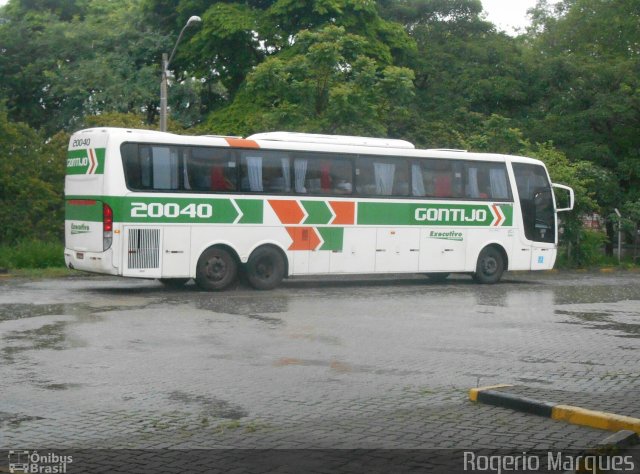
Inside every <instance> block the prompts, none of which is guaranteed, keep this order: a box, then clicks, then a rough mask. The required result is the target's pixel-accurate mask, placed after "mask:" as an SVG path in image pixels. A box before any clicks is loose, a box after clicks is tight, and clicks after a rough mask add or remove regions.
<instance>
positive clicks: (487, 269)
mask: <svg viewBox="0 0 640 474" xmlns="http://www.w3.org/2000/svg"><path fill="white" fill-rule="evenodd" d="M497 270H498V262H496V259H495V258H493V257H486V258H485V259H484V260H483V261H482V272H483V273H484V274H485V275H493V274H494V273H495V272H496V271H497Z"/></svg>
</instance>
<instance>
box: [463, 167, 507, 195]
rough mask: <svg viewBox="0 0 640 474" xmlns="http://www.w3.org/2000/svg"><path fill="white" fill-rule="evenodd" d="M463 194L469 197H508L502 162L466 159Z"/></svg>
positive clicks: (505, 170) (505, 171) (505, 174)
mask: <svg viewBox="0 0 640 474" xmlns="http://www.w3.org/2000/svg"><path fill="white" fill-rule="evenodd" d="M465 168H466V174H465V175H466V178H467V179H466V184H465V196H466V197H468V198H471V199H494V200H498V199H502V200H505V199H510V193H509V182H508V180H507V168H506V165H505V164H504V163H492V162H480V161H467V162H465Z"/></svg>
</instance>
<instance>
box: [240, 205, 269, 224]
mask: <svg viewBox="0 0 640 474" xmlns="http://www.w3.org/2000/svg"><path fill="white" fill-rule="evenodd" d="M235 201H236V204H237V205H238V207H239V208H240V211H241V212H242V217H241V218H240V220H239V221H238V224H262V222H263V214H264V200H262V199H236V200H235Z"/></svg>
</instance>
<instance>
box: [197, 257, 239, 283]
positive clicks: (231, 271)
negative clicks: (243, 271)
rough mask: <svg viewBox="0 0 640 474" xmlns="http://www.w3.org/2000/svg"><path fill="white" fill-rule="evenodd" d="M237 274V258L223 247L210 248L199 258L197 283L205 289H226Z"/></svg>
mask: <svg viewBox="0 0 640 474" xmlns="http://www.w3.org/2000/svg"><path fill="white" fill-rule="evenodd" d="M237 275H238V264H237V263H236V259H235V258H234V257H233V255H231V254H230V253H229V252H228V251H227V250H225V249H223V248H221V247H211V248H208V249H207V250H205V251H204V252H203V253H202V255H200V258H199V259H198V265H197V267H196V284H197V285H198V286H199V287H200V288H201V289H203V290H206V291H220V290H224V289H225V288H227V287H228V286H229V285H231V284H232V283H233V282H234V281H235V279H236V276H237Z"/></svg>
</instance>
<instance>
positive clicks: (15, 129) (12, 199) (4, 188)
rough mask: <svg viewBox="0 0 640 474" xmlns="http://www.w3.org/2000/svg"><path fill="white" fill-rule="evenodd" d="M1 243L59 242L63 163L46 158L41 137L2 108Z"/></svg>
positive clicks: (61, 220)
mask: <svg viewBox="0 0 640 474" xmlns="http://www.w3.org/2000/svg"><path fill="white" fill-rule="evenodd" d="M0 137H2V139H0V243H2V244H11V243H14V242H16V241H18V240H20V239H23V238H25V237H27V238H41V239H43V240H48V239H52V240H59V239H60V237H61V236H62V231H63V219H64V217H63V209H62V183H63V177H64V172H63V171H62V170H63V166H64V161H59V160H56V159H55V157H52V156H49V155H47V152H48V150H49V149H50V148H49V146H48V145H43V142H44V140H43V138H42V136H41V135H40V134H39V133H37V132H36V131H34V130H33V129H32V128H30V127H29V126H28V125H26V124H23V123H13V122H10V121H9V120H8V118H7V113H6V110H5V109H4V108H3V107H2V106H1V105H0Z"/></svg>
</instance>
